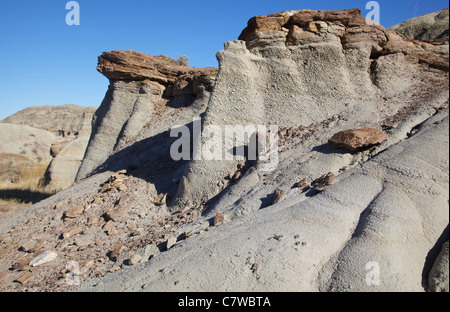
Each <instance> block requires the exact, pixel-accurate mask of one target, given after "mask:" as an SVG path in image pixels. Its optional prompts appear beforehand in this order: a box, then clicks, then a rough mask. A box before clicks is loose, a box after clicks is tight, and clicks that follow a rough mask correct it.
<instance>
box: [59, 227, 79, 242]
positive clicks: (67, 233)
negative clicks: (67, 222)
mask: <svg viewBox="0 0 450 312" xmlns="http://www.w3.org/2000/svg"><path fill="white" fill-rule="evenodd" d="M80 232H81V227H79V226H77V225H74V226H72V227H70V228H68V229H67V230H65V231H64V232H62V234H61V236H62V238H63V239H66V238H69V237H72V236H75V235H77V234H78V233H80Z"/></svg>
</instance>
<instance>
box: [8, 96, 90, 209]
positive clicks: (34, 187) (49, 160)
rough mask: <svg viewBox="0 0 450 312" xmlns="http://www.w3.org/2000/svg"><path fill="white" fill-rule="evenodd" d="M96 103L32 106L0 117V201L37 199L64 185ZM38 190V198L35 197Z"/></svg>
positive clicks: (80, 151) (84, 142)
mask: <svg viewBox="0 0 450 312" xmlns="http://www.w3.org/2000/svg"><path fill="white" fill-rule="evenodd" d="M96 109H97V108H96V107H81V106H78V105H74V104H67V105H61V106H53V105H45V106H32V107H29V108H26V109H23V110H21V111H19V112H17V113H15V114H13V115H11V116H9V117H7V118H5V119H3V120H2V121H0V136H1V137H2V138H3V139H2V144H1V145H0V199H2V198H3V199H13V200H16V201H19V202H22V201H25V202H28V201H32V202H33V201H36V200H39V199H41V198H42V196H40V194H41V193H42V194H47V193H54V192H55V191H58V190H62V189H65V188H67V187H69V186H70V185H71V184H72V183H73V181H74V178H75V174H76V173H77V171H78V167H79V165H80V163H81V160H82V158H83V156H84V152H85V149H86V145H87V142H88V140H89V136H90V133H91V121H92V116H93V114H94V112H95V111H96ZM33 194H37V195H39V196H34V195H33Z"/></svg>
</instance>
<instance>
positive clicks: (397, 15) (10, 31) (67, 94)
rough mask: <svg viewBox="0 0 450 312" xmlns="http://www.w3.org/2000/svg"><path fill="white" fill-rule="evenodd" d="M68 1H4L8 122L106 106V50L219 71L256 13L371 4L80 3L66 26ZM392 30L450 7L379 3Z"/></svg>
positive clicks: (0, 58)
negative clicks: (228, 46) (184, 60)
mask: <svg viewBox="0 0 450 312" xmlns="http://www.w3.org/2000/svg"><path fill="white" fill-rule="evenodd" d="M67 2H68V1H66V0H39V1H38V0H2V1H1V3H0V45H1V46H0V68H1V74H0V120H1V119H3V118H5V117H7V116H9V115H11V114H13V113H15V112H17V111H19V110H21V109H23V108H26V107H29V106H35V105H47V104H51V105H61V104H68V103H73V104H78V105H81V106H98V105H100V103H101V101H102V99H103V97H104V95H105V92H106V89H107V86H108V80H107V79H106V78H105V77H103V76H102V75H101V74H100V73H98V72H97V71H96V65H97V57H98V55H100V54H101V53H102V52H103V51H111V50H136V51H140V52H144V53H147V54H153V55H159V54H165V55H168V56H170V57H172V58H176V57H177V54H185V55H187V56H188V57H189V58H190V60H191V63H190V65H191V66H196V67H206V66H217V61H216V58H215V55H216V53H217V51H219V50H221V49H223V43H224V42H226V41H229V40H235V39H237V37H238V36H239V34H240V33H241V31H242V29H243V28H245V26H246V24H247V21H248V20H249V19H250V18H251V17H253V16H255V15H267V14H270V13H275V12H281V11H284V10H298V9H313V10H335V9H347V8H360V9H361V10H362V11H363V15H365V14H364V12H368V11H367V10H366V9H365V6H366V3H367V2H368V1H367V0H365V1H357V0H349V1H331V0H324V1H320V0H318V1H311V0H309V1H301V0H294V1H293V0H259V1H253V0H252V1H246V0H239V1H236V0H226V1H218V0H189V1H187V0H185V1H178V0H172V1H164V0H157V1H154V0H127V1H118V0H79V1H78V3H79V5H80V25H79V26H68V25H67V24H66V14H67V13H69V11H68V10H66V3H67ZM378 2H379V4H380V10H381V20H380V22H381V24H382V25H383V26H385V27H390V26H392V25H395V24H398V23H400V22H402V21H404V20H407V19H410V18H412V17H415V16H420V15H423V14H426V13H431V12H434V11H438V10H441V9H443V8H445V7H447V6H448V1H447V0H445V1H443V0H426V1H425V0H418V1H417V0H395V1H393V0H379V1H378Z"/></svg>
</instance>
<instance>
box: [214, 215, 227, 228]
mask: <svg viewBox="0 0 450 312" xmlns="http://www.w3.org/2000/svg"><path fill="white" fill-rule="evenodd" d="M224 222H225V217H224V215H223V214H221V213H217V214H216V216H215V217H214V226H218V225H221V224H223V223H224Z"/></svg>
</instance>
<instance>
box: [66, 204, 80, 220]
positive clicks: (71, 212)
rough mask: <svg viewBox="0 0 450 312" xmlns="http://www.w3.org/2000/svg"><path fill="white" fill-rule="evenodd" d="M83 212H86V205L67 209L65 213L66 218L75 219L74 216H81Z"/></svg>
mask: <svg viewBox="0 0 450 312" xmlns="http://www.w3.org/2000/svg"><path fill="white" fill-rule="evenodd" d="M83 212H84V206H82V205H79V206H76V207H73V208H72V209H70V210H68V211H66V212H65V213H64V218H70V219H73V218H76V217H79V216H81V215H82V214H83Z"/></svg>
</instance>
